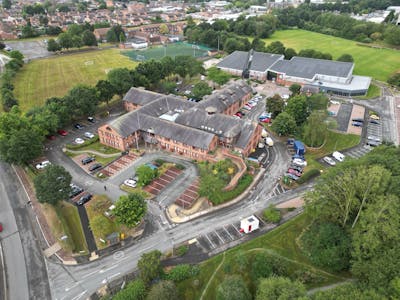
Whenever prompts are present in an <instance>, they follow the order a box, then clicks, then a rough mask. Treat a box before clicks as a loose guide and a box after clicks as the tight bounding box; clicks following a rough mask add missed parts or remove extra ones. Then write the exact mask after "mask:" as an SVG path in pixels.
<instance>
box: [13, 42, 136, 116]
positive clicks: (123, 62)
mask: <svg viewBox="0 0 400 300" xmlns="http://www.w3.org/2000/svg"><path fill="white" fill-rule="evenodd" d="M136 65H137V63H136V62H134V61H132V60H130V59H129V58H128V57H126V56H124V55H121V54H120V50H118V49H107V50H98V51H88V52H81V53H77V54H67V55H60V56H52V57H50V58H44V59H37V60H32V61H31V62H29V63H28V64H26V65H24V67H23V68H22V69H21V70H20V71H19V72H18V73H17V76H16V78H15V80H14V85H15V90H14V94H15V96H16V97H17V99H18V101H19V105H20V108H21V110H22V111H27V110H29V109H30V108H31V107H34V106H41V105H43V103H44V102H45V100H46V99H47V98H50V97H55V96H58V97H62V96H64V95H65V94H66V93H67V92H68V90H69V89H71V88H72V87H74V86H75V85H77V84H78V83H84V84H89V85H95V84H96V83H97V81H98V80H100V79H104V78H106V76H107V72H108V71H109V70H111V69H113V68H122V67H126V68H134V67H135V66H136Z"/></svg>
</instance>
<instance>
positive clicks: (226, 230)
mask: <svg viewBox="0 0 400 300" xmlns="http://www.w3.org/2000/svg"><path fill="white" fill-rule="evenodd" d="M223 228H224V230H225V231H226V233H227V234H228V235H229V237H230V238H231V240H232V241H233V240H234V238H233V236H232V235H231V234H230V232H229V231H228V230H227V229H226V228H225V226H224V227H223Z"/></svg>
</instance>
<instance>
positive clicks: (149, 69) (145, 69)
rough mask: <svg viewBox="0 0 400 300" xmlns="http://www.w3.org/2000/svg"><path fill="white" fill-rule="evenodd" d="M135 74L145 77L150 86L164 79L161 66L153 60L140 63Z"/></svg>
mask: <svg viewBox="0 0 400 300" xmlns="http://www.w3.org/2000/svg"><path fill="white" fill-rule="evenodd" d="M136 72H138V73H139V74H140V75H143V76H145V77H146V78H147V80H149V81H150V83H151V84H156V83H158V82H159V81H160V80H161V79H162V78H164V77H165V74H164V67H163V64H162V63H161V62H159V61H156V60H154V59H152V60H149V61H145V62H142V63H140V64H139V65H138V66H137V67H136Z"/></svg>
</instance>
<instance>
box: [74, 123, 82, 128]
mask: <svg viewBox="0 0 400 300" xmlns="http://www.w3.org/2000/svg"><path fill="white" fill-rule="evenodd" d="M74 127H75V128H76V129H82V128H83V125H81V124H79V123H76V124H75V125H74Z"/></svg>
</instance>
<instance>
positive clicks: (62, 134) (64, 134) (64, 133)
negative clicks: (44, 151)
mask: <svg viewBox="0 0 400 300" xmlns="http://www.w3.org/2000/svg"><path fill="white" fill-rule="evenodd" d="M57 133H58V134H59V135H61V136H66V135H68V131H66V130H64V129H58V130H57Z"/></svg>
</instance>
